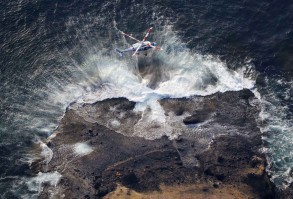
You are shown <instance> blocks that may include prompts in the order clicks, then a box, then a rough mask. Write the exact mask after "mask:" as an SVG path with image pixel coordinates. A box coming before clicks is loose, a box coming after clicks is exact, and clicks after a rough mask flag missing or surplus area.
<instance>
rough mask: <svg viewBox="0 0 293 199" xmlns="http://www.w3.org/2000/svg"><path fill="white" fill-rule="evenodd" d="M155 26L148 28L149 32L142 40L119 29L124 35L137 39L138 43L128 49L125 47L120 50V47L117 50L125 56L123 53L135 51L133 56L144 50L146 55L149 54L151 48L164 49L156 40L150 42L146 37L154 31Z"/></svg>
mask: <svg viewBox="0 0 293 199" xmlns="http://www.w3.org/2000/svg"><path fill="white" fill-rule="evenodd" d="M152 30H153V28H152V27H150V28H149V29H148V30H147V33H146V35H145V36H144V38H143V39H142V40H141V41H140V40H138V39H136V38H134V37H133V36H131V35H129V34H126V33H124V32H122V31H119V32H120V33H121V34H122V35H124V36H127V37H129V38H131V39H133V40H135V41H136V43H134V44H132V45H131V47H129V48H127V49H124V50H120V49H118V48H116V49H115V50H116V52H117V53H118V54H119V55H120V56H121V57H123V55H124V54H125V53H128V52H134V53H133V54H132V56H135V55H139V52H143V54H144V55H145V56H147V52H148V51H149V50H150V49H155V50H163V49H162V48H161V47H160V46H158V44H157V43H156V42H150V41H146V39H147V38H148V36H149V35H150V33H151V32H152Z"/></svg>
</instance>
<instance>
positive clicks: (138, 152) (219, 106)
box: [42, 90, 274, 198]
mask: <svg viewBox="0 0 293 199" xmlns="http://www.w3.org/2000/svg"><path fill="white" fill-rule="evenodd" d="M253 99H254V95H253V94H252V93H251V92H250V91H249V90H243V91H239V92H226V93H217V94H214V95H211V96H206V97H196V96H195V97H192V98H184V99H163V100H161V101H160V105H161V106H162V107H163V109H164V111H165V115H166V118H171V119H170V120H172V123H169V124H172V125H170V126H171V127H174V129H173V130H174V132H173V133H177V135H178V136H177V138H176V139H173V140H170V139H169V138H168V137H167V136H162V137H161V138H159V139H155V140H148V139H145V138H143V137H139V136H135V135H134V134H133V132H134V129H133V126H134V125H136V124H137V122H138V121H139V120H140V119H141V118H142V113H139V112H135V111H134V107H135V103H134V102H130V101H128V100H127V99H124V98H119V99H107V100H104V101H101V102H97V103H95V104H86V105H83V106H80V107H79V106H74V105H73V106H72V107H74V109H68V110H67V112H66V114H65V116H64V117H63V119H62V120H61V122H60V125H59V127H58V129H57V130H56V132H55V133H54V134H55V135H56V136H55V137H54V138H53V139H50V140H48V142H47V145H48V146H49V147H50V149H51V150H52V151H53V153H54V156H53V158H52V160H51V161H50V162H49V164H47V165H42V170H43V171H45V170H46V172H48V171H55V170H57V171H58V172H59V173H61V174H62V176H63V177H62V179H61V181H60V183H59V188H60V189H59V192H58V193H60V194H59V195H63V196H64V195H65V196H66V198H103V197H105V198H119V197H120V196H121V197H122V196H123V194H127V195H128V196H129V197H130V196H133V197H134V198H142V197H144V198H148V197H149V198H150V197H151V198H160V197H162V196H164V197H170V195H168V194H170V190H174V192H172V193H173V196H172V197H173V198H179V196H180V197H181V198H182V194H183V196H184V194H185V196H186V197H189V196H190V193H192V195H193V197H194V198H203V197H207V196H209V197H210V198H216V197H217V196H223V197H224V198H229V197H230V196H231V194H232V195H233V196H234V195H235V197H236V198H247V196H249V197H251V198H274V187H273V185H272V184H271V182H270V181H269V180H268V177H267V174H266V172H265V168H266V164H267V163H266V159H265V157H264V156H263V155H262V154H261V153H260V152H259V149H260V148H261V146H262V141H261V133H260V131H259V129H258V128H257V123H256V118H257V117H258V113H259V110H258V106H257V105H253V103H252V100H253ZM160 128H161V127H160ZM49 191H50V188H49V187H45V189H44V191H43V195H44V196H45V195H48V194H46V192H47V193H48V192H49ZM179 193H180V194H179ZM117 194H118V195H117ZM119 194H120V196H119ZM160 194H163V195H160ZM164 194H167V195H164ZM178 194H179V195H178ZM118 196H119V197H118ZM177 196H178V197H177ZM196 196H197V197H196ZM228 196H229V197H228ZM56 197H57V196H56Z"/></svg>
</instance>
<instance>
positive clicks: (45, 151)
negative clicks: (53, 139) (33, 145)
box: [39, 141, 53, 165]
mask: <svg viewBox="0 0 293 199" xmlns="http://www.w3.org/2000/svg"><path fill="white" fill-rule="evenodd" d="M39 144H40V147H41V149H42V152H41V156H43V158H44V163H45V164H46V165H48V164H49V162H50V161H51V160H52V158H53V151H52V150H51V149H50V148H49V147H48V146H47V145H46V144H45V143H43V142H42V141H39Z"/></svg>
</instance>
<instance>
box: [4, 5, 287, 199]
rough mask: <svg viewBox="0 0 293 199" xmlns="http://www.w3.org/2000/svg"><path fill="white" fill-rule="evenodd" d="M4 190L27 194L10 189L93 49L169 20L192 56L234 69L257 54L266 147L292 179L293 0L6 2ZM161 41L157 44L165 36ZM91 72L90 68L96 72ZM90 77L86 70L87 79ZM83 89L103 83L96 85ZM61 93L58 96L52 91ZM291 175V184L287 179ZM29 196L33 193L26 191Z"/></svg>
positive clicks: (105, 49) (281, 174)
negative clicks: (215, 60) (125, 33)
mask: <svg viewBox="0 0 293 199" xmlns="http://www.w3.org/2000/svg"><path fill="white" fill-rule="evenodd" d="M0 9H1V12H0V83H1V84H0V88H1V94H0V99H1V105H0V135H1V136H0V149H1V150H0V166H1V170H0V175H1V178H0V193H1V194H2V197H3V198H13V197H14V196H18V197H19V196H20V195H25V194H26V191H25V187H24V189H23V190H22V191H20V190H19V189H18V188H15V190H18V191H11V189H10V188H11V186H12V185H15V184H16V185H15V186H17V184H18V185H19V183H15V182H16V181H17V182H19V181H22V180H24V179H26V177H27V175H29V172H28V169H27V168H28V166H27V163H26V162H27V161H28V160H29V159H30V157H29V156H28V152H27V151H28V150H29V149H30V148H31V147H32V146H33V143H34V141H35V140H38V139H42V138H46V137H47V136H48V135H50V133H51V132H52V130H53V129H54V128H55V127H56V125H57V124H58V120H59V119H60V117H62V114H63V113H64V110H65V107H66V106H67V105H68V104H69V103H70V102H72V101H74V100H76V98H78V96H79V94H80V93H76V94H74V92H77V91H76V90H74V89H73V90H71V91H70V92H68V91H67V90H66V89H65V88H64V87H66V86H67V85H69V84H71V83H74V82H77V81H80V74H81V73H84V71H82V70H79V68H78V67H76V68H75V69H72V67H69V66H71V65H76V66H78V65H82V64H83V63H85V62H86V61H87V56H85V55H87V54H89V53H91V54H93V53H95V52H99V53H101V52H102V54H104V55H109V54H113V49H114V47H115V46H117V45H121V37H120V36H119V34H117V29H120V30H124V31H128V32H132V33H133V35H134V36H136V37H142V35H143V33H144V32H145V30H146V29H147V28H148V27H150V26H153V27H154V29H155V30H156V31H157V32H164V27H166V26H171V27H172V30H173V31H174V32H175V33H176V35H177V36H178V37H179V38H180V39H181V40H182V42H183V43H186V45H187V47H188V48H189V49H190V50H191V51H192V52H195V53H199V54H203V55H205V54H211V55H214V56H217V57H219V58H220V59H221V60H222V61H225V62H227V67H228V68H230V69H232V70H236V69H237V68H238V67H239V66H241V65H242V64H243V63H245V62H247V60H251V61H250V63H252V64H253V65H254V67H255V70H256V72H257V73H258V77H257V79H256V87H257V90H258V92H259V93H260V94H261V100H262V101H263V105H262V109H263V112H262V115H261V122H260V124H261V128H262V131H263V132H264V146H265V148H264V151H265V152H266V153H267V154H268V157H269V160H271V165H272V166H271V169H270V170H271V171H272V175H273V176H275V178H274V179H273V181H274V182H275V183H277V184H279V185H280V186H283V185H286V181H288V182H290V179H291V178H290V175H292V174H290V173H291V170H290V167H292V164H293V155H292V152H291V151H292V150H291V146H290V143H292V140H293V135H291V133H292V127H291V126H292V125H291V124H292V113H293V105H292V104H293V103H292V92H293V91H292V89H293V88H292V81H293V80H292V75H293V66H292V65H293V32H292V31H293V30H292V28H293V24H292V22H293V14H292V13H293V3H292V2H291V1H289V0H287V1H286V0H284V1H276V0H274V1H273V0H260V1H253V0H241V1H228V0H226V1H223V0H219V1H209V0H205V1H203V0H199V1H188V0H185V1H178V0H177V1H175V0H174V1H135V0H133V1H126V0H125V1H123V0H117V1H115V2H113V1H109V0H108V1H107V0H105V1H99V0H98V1H90V0H84V1H80V0H71V1H70V0H65V1H64V0H63V1H57V0H50V1H49V0H35V1H28V0H23V1H16V0H13V1H7V0H5V1H2V2H0ZM159 42H160V41H159ZM90 72H91V71H86V73H90ZM83 78H84V81H86V80H87V75H85V76H84V77H83ZM79 86H80V87H86V88H85V89H84V90H85V91H86V90H91V89H94V88H95V87H97V86H98V85H96V84H95V82H90V83H88V84H87V85H86V86H85V85H79ZM57 91H58V92H59V93H63V95H62V96H66V97H63V98H58V96H59V95H57V94H56V95H54V96H55V97H53V98H52V97H51V94H52V93H55V92H56V93H57ZM288 182H287V183H288ZM27 197H28V196H27Z"/></svg>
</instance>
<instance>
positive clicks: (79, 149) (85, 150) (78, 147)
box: [73, 142, 94, 156]
mask: <svg viewBox="0 0 293 199" xmlns="http://www.w3.org/2000/svg"><path fill="white" fill-rule="evenodd" d="M73 150H74V153H75V154H77V155H79V156H85V155H88V154H90V153H91V152H93V151H94V149H93V148H92V147H91V146H89V145H88V144H87V143H85V142H81V143H76V144H74V146H73Z"/></svg>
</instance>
